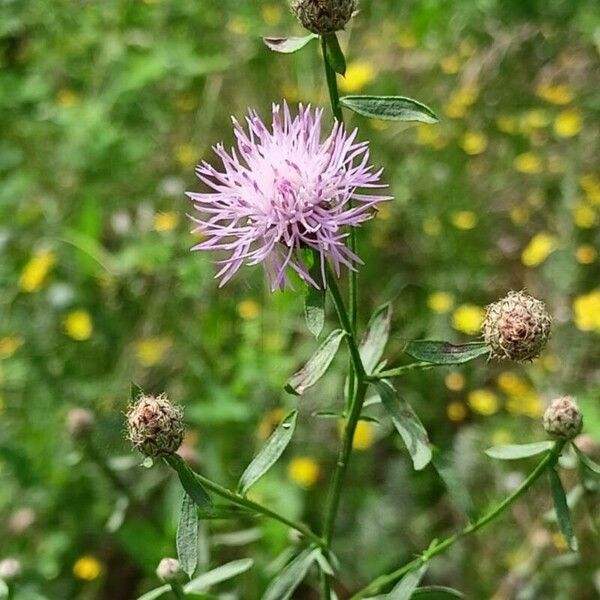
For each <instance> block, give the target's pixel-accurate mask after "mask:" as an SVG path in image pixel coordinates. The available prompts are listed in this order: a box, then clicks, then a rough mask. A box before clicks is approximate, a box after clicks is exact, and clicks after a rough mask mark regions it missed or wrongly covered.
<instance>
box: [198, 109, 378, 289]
mask: <svg viewBox="0 0 600 600" xmlns="http://www.w3.org/2000/svg"><path fill="white" fill-rule="evenodd" d="M322 117H323V110H322V109H317V110H312V109H311V108H310V106H309V107H303V106H302V105H300V107H299V111H298V115H297V116H296V117H292V116H291V114H290V110H289V108H288V106H287V104H286V103H285V102H284V103H283V109H282V108H281V107H280V106H279V105H273V124H272V128H271V130H269V129H267V127H266V125H265V124H264V123H263V121H262V120H261V119H260V117H259V116H258V115H257V114H256V112H254V111H252V110H251V111H249V114H248V116H247V117H246V123H247V131H246V130H245V129H244V128H243V127H242V126H241V125H240V123H238V122H237V121H236V120H235V119H233V126H234V133H235V137H236V141H237V148H233V149H231V151H230V152H227V151H226V150H225V148H224V146H223V144H218V145H217V146H215V147H214V151H215V152H216V154H217V156H218V157H219V158H220V160H221V163H222V166H221V170H218V169H216V168H215V167H213V166H212V165H210V164H209V163H207V162H205V161H204V162H202V164H200V165H198V167H196V174H197V175H198V178H199V179H200V180H201V181H202V182H204V183H205V184H206V185H207V186H208V187H209V188H210V190H211V191H210V192H207V193H192V192H189V193H188V194H187V195H188V196H189V197H190V198H191V200H192V201H193V202H194V208H195V209H196V210H197V211H198V213H200V215H199V216H191V218H192V220H193V221H194V222H195V223H196V225H197V227H196V228H195V229H194V233H197V232H198V233H201V234H203V236H205V239H203V240H202V241H201V242H200V243H199V244H197V245H196V246H194V247H193V248H192V250H225V251H226V252H228V253H229V256H228V257H227V258H226V259H224V260H220V261H217V262H218V263H220V264H222V265H223V266H222V268H221V269H220V271H219V272H218V273H217V275H216V277H218V278H220V279H221V282H220V285H221V286H222V285H224V284H225V283H226V282H227V281H229V279H231V277H232V276H233V275H234V274H235V273H236V272H237V270H238V269H239V268H240V266H241V265H242V264H243V263H244V262H246V264H248V265H256V264H258V263H263V266H264V268H265V271H266V274H267V277H268V280H269V284H270V286H271V290H272V291H273V290H275V289H276V288H283V287H284V286H285V285H286V283H287V281H288V280H287V276H286V268H287V267H288V266H289V267H291V268H292V269H294V270H295V271H296V272H297V273H298V274H299V275H300V277H301V278H302V279H304V280H305V281H307V282H308V283H310V284H311V285H313V286H315V287H320V283H319V282H317V281H315V278H314V277H312V276H311V275H310V273H309V267H308V266H307V264H306V263H305V261H304V260H303V253H302V250H303V249H308V248H312V249H314V250H317V251H318V252H319V254H320V267H321V278H322V281H323V282H324V281H325V264H326V260H327V259H329V260H330V261H331V263H332V266H333V268H334V271H335V272H336V274H337V275H338V276H339V274H340V268H341V266H346V267H348V268H350V269H355V264H356V263H361V262H362V261H361V260H360V258H359V257H358V256H356V255H355V254H354V253H353V252H351V251H350V249H349V248H348V247H347V246H346V238H347V237H348V235H349V233H348V229H347V228H348V227H358V226H359V225H360V224H361V223H363V222H364V221H367V220H368V219H370V218H372V217H373V216H374V214H375V210H374V209H375V207H376V206H377V204H378V203H379V202H382V201H384V200H390V197H389V196H376V195H370V194H363V193H359V192H358V190H360V188H382V187H387V186H385V185H383V184H380V183H378V182H379V180H380V177H381V172H382V169H380V170H378V171H376V170H374V168H373V167H372V166H371V165H369V149H368V146H369V144H368V142H356V137H357V133H358V132H357V130H356V129H355V130H354V131H353V132H352V133H348V132H346V130H345V129H344V127H343V126H342V125H341V124H339V123H337V122H336V123H335V124H334V126H333V129H332V130H331V133H330V134H329V136H328V137H327V138H326V139H325V140H324V141H321V125H322V123H321V121H322ZM317 279H319V278H318V277H317Z"/></svg>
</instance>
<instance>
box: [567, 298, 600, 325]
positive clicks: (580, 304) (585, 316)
mask: <svg viewBox="0 0 600 600" xmlns="http://www.w3.org/2000/svg"><path fill="white" fill-rule="evenodd" d="M573 313H574V317H575V326H576V327H577V329H580V330H581V331H595V332H597V333H600V289H597V290H594V291H592V292H590V293H589V294H582V295H581V296H577V298H575V300H573Z"/></svg>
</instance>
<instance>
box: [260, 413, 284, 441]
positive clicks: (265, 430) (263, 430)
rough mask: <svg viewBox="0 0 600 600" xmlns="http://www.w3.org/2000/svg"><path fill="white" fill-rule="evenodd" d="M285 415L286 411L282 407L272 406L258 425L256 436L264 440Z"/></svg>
mask: <svg viewBox="0 0 600 600" xmlns="http://www.w3.org/2000/svg"><path fill="white" fill-rule="evenodd" d="M285 415H286V412H285V410H284V409H283V408H274V409H273V410H270V411H269V412H268V413H266V414H265V416H264V417H263V418H262V419H261V421H260V423H259V425H258V431H257V433H256V437H258V439H259V440H261V441H264V440H266V439H267V438H268V437H269V436H270V435H271V434H272V433H273V431H274V430H275V428H276V427H277V425H279V423H281V421H282V420H283V418H284V417H285Z"/></svg>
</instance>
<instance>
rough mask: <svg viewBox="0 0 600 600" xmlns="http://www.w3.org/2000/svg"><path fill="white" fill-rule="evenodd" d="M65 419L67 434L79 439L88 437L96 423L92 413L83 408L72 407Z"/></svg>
mask: <svg viewBox="0 0 600 600" xmlns="http://www.w3.org/2000/svg"><path fill="white" fill-rule="evenodd" d="M66 421H67V431H68V432H69V434H70V435H71V436H72V437H73V438H75V439H79V440H81V439H84V438H86V437H88V436H89V435H90V434H91V433H92V431H93V429H94V425H95V424H96V419H95V417H94V413H92V412H91V411H89V410H87V409H85V408H72V409H71V410H70V411H69V412H68V413H67V420H66Z"/></svg>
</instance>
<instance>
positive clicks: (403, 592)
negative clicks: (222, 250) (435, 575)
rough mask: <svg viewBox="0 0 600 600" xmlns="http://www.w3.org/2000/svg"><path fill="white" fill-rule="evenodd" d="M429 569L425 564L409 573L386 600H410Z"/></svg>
mask: <svg viewBox="0 0 600 600" xmlns="http://www.w3.org/2000/svg"><path fill="white" fill-rule="evenodd" d="M427 567H428V565H427V563H423V564H422V565H421V566H420V567H419V568H418V569H415V570H414V571H411V572H410V573H407V574H406V575H405V576H404V577H403V578H402V579H401V580H400V582H399V583H398V584H397V585H396V587H394V589H393V590H392V591H391V592H390V593H389V594H388V595H387V596H386V597H385V598H386V600H410V599H411V598H412V596H413V593H414V591H415V590H416V589H417V586H418V585H419V582H420V581H421V579H422V578H423V575H425V571H427Z"/></svg>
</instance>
